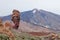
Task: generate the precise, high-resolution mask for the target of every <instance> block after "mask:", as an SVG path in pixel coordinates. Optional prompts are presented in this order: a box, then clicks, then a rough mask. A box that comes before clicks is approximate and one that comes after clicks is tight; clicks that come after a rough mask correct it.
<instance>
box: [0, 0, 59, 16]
mask: <svg viewBox="0 0 60 40" xmlns="http://www.w3.org/2000/svg"><path fill="white" fill-rule="evenodd" d="M34 8H37V9H43V10H46V11H50V12H53V13H55V14H58V15H60V0H0V16H6V15H10V14H12V10H13V9H17V10H19V11H20V12H23V11H28V10H32V9H34Z"/></svg>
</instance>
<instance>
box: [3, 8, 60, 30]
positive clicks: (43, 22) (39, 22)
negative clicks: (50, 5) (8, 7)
mask: <svg viewBox="0 0 60 40" xmlns="http://www.w3.org/2000/svg"><path fill="white" fill-rule="evenodd" d="M20 17H21V20H23V21H25V22H27V23H30V24H33V25H36V26H43V27H45V28H49V29H53V30H55V31H60V15H56V14H54V13H52V12H48V11H45V10H38V9H33V10H29V11H25V12H22V13H21V16H20ZM2 18H3V20H4V21H5V20H11V15H8V16H4V17H2Z"/></svg>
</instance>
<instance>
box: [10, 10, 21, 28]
mask: <svg viewBox="0 0 60 40" xmlns="http://www.w3.org/2000/svg"><path fill="white" fill-rule="evenodd" d="M11 20H12V21H13V23H14V24H15V26H14V28H15V29H18V27H19V22H20V12H19V11H18V10H13V14H12V19H11Z"/></svg>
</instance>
